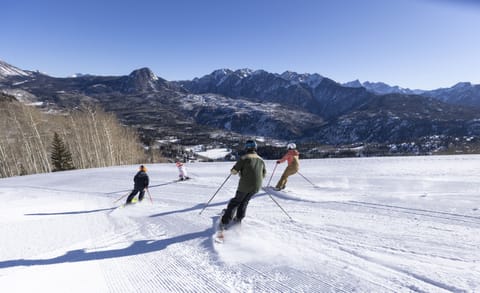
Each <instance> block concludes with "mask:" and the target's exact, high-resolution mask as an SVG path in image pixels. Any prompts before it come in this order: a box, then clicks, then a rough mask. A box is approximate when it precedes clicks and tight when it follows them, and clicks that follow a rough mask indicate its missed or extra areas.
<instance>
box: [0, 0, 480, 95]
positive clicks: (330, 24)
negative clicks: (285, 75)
mask: <svg viewBox="0 0 480 293" xmlns="http://www.w3.org/2000/svg"><path fill="white" fill-rule="evenodd" d="M1 19H2V25H0V40H1V45H0V60H3V61H6V62H7V63H10V64H12V65H14V66H17V67H19V68H21V69H28V70H40V71H43V72H46V73H47V74H49V75H52V76H59V77H64V76H69V75H72V74H74V73H90V74H99V75H126V74H129V73H130V72H131V71H133V70H135V69H138V68H141V67H149V68H151V69H152V70H153V72H155V74H157V75H158V76H160V77H162V78H165V79H167V80H183V79H192V78H194V77H200V76H203V75H205V74H208V73H210V72H212V71H213V70H215V69H220V68H230V69H240V68H250V69H264V70H267V71H270V72H276V73H282V72H284V71H286V70H291V71H296V72H299V73H306V72H308V73H319V74H321V75H323V76H326V77H329V78H331V79H333V80H335V81H338V82H347V81H351V80H355V79H359V80H360V81H362V82H363V81H372V82H373V81H383V82H386V83H388V84H390V85H399V86H401V87H408V88H412V89H414V88H420V89H434V88H439V87H450V86H452V85H454V84H455V83H457V82H460V81H469V82H472V83H474V84H480V33H479V30H480V4H478V2H477V1H473V0H471V1H467V0H456V1H455V0H363V1H360V0H330V1H326V0H325V1H324V0H297V1H292V0H288V1H283V0H241V1H234V0H189V1H187V0H171V1H163V0H95V1H94V0H78V1H68V0H42V1H37V0H2V5H1Z"/></svg>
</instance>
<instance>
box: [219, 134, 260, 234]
mask: <svg viewBox="0 0 480 293" xmlns="http://www.w3.org/2000/svg"><path fill="white" fill-rule="evenodd" d="M256 149H257V144H256V143H255V141H254V140H247V141H246V143H245V150H246V151H247V153H246V154H245V155H244V156H242V157H241V158H240V159H239V160H238V161H237V162H236V164H235V165H234V166H233V168H232V169H231V170H230V173H231V174H233V175H236V174H238V175H239V176H240V181H239V182H238V187H237V192H236V194H235V197H233V198H232V199H230V201H229V202H228V205H227V208H226V209H225V210H224V211H225V212H224V214H223V216H222V219H221V221H220V225H219V229H220V231H223V229H224V228H225V227H226V225H228V224H229V223H230V221H231V220H234V221H235V222H237V223H240V222H241V221H242V219H243V218H244V217H245V213H246V211H247V205H248V202H249V200H250V199H251V198H252V196H253V195H254V194H256V193H257V192H258V191H259V190H260V188H261V186H262V182H263V179H264V178H265V175H266V173H267V170H266V169H265V163H264V162H263V159H262V158H261V157H260V156H259V155H258V154H257V153H256ZM235 212H236V213H235ZM233 217H235V218H233Z"/></svg>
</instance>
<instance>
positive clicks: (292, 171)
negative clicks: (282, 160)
mask: <svg viewBox="0 0 480 293" xmlns="http://www.w3.org/2000/svg"><path fill="white" fill-rule="evenodd" d="M297 172H298V165H297V164H291V165H288V166H287V168H286V169H285V171H283V174H282V177H280V180H279V181H278V183H277V185H276V186H275V188H277V189H284V188H285V186H286V185H287V181H288V176H291V175H293V174H295V173H297Z"/></svg>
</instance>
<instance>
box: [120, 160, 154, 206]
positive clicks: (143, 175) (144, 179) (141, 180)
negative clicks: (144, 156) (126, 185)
mask: <svg viewBox="0 0 480 293" xmlns="http://www.w3.org/2000/svg"><path fill="white" fill-rule="evenodd" d="M133 182H134V183H135V184H134V187H133V190H132V192H131V193H130V195H129V196H128V198H127V202H126V203H125V204H127V205H128V204H131V203H132V200H133V198H134V197H135V195H137V193H140V194H139V195H138V201H142V200H143V197H144V195H145V189H146V188H148V183H149V178H148V175H147V168H146V167H145V166H143V165H141V166H140V168H139V171H138V172H137V174H136V175H135V177H133Z"/></svg>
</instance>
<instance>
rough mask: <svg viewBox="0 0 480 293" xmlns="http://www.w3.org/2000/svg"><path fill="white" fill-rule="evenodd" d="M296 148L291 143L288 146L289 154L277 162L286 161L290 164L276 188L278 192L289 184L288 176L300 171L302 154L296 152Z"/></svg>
mask: <svg viewBox="0 0 480 293" xmlns="http://www.w3.org/2000/svg"><path fill="white" fill-rule="evenodd" d="M296 148H297V146H296V145H295V144H294V143H289V144H288V145H287V149H288V151H287V153H286V154H285V155H284V156H283V157H282V158H281V159H280V160H278V161H277V164H280V163H282V162H285V161H287V162H288V166H287V168H286V169H285V171H283V174H282V177H281V178H280V180H279V181H278V183H277V185H276V186H275V189H277V190H282V189H284V188H285V186H286V184H287V180H288V176H290V175H293V174H295V173H297V172H298V169H299V168H300V162H299V156H300V153H299V152H298V151H297V150H296Z"/></svg>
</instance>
